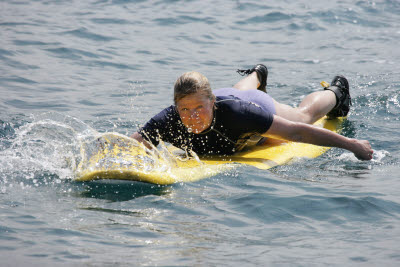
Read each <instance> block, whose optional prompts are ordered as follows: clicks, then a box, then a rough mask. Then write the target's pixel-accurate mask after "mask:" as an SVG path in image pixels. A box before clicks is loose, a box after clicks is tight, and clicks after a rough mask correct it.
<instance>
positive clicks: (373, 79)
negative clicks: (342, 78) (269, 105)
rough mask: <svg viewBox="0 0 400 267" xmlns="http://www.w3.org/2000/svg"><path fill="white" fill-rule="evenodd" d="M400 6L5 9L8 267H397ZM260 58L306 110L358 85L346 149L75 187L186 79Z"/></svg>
mask: <svg viewBox="0 0 400 267" xmlns="http://www.w3.org/2000/svg"><path fill="white" fill-rule="evenodd" d="M399 43H400V2H399V1H398V0H382V1H375V2H373V1H364V0H362V1H361V0H360V1H350V0H344V1H327V0H323V1H315V0H312V1H289V0H288V1H274V2H273V1H208V0H205V1H199V0H193V1H189V0H188V1H173V0H162V1H161V0H160V1H139V0H138V1H134V0H114V1H112V0H108V1H101V0H98V1H90V0H88V1H59V0H48V1H45V0H36V1H24V0H21V1H10V0H5V1H1V2H0V179H1V180H0V255H1V263H0V265H1V266H21V265H25V266H55V265H67V266H71V265H72V266H82V265H83V266H138V265H144V266H147V265H150V266H193V265H195V266H256V265H259V266H321V265H334V266H335V265H338V266H343V265H344V266H349V265H357V266H358V265H365V266H376V265H383V264H384V265H385V266H398V265H399V263H400V246H399V244H400V196H399V192H400V181H399V177H400V175H399V172H400V167H399V157H400V149H399V145H398V143H399V141H400V135H399V130H400V123H399V114H400V104H399V88H400V78H399V77H400V67H399V61H400V50H399ZM256 63H264V64H266V65H267V66H268V67H269V70H270V76H269V80H268V84H269V92H270V94H271V95H272V96H273V97H274V98H276V99H277V100H279V101H281V102H285V103H287V104H290V105H295V104H297V103H298V102H299V101H300V100H301V98H302V97H304V95H306V94H308V93H310V92H313V91H316V90H321V87H320V85H319V82H320V81H321V80H326V81H328V82H329V81H330V80H331V78H332V77H333V76H334V75H335V74H338V73H341V74H344V75H346V77H348V79H349V81H350V84H351V90H352V96H353V104H354V105H353V109H352V111H351V113H350V116H349V119H348V121H347V122H346V123H345V125H344V129H343V134H344V135H346V136H349V137H356V138H363V139H368V140H370V142H371V143H372V145H373V148H374V150H375V156H374V159H373V160H372V161H371V162H362V161H358V160H356V159H355V158H354V156H353V155H352V154H351V153H348V152H346V151H343V150H339V149H332V150H330V151H329V152H328V153H326V154H325V155H323V156H322V157H319V158H317V159H312V160H306V159H302V160H299V161H297V162H294V163H293V164H291V165H286V166H281V167H277V168H275V169H272V170H270V171H261V170H258V169H255V168H253V167H247V166H238V167H237V168H235V169H233V170H231V171H229V172H226V173H223V174H220V175H217V176H215V177H212V178H209V179H205V180H202V181H199V182H196V183H187V184H176V185H173V186H154V185H146V184H141V183H131V182H126V183H111V182H93V183H76V182H74V181H73V174H74V169H75V168H76V166H77V164H78V163H79V161H80V154H79V147H80V144H81V142H83V141H84V140H86V139H87V138H90V137H93V136H94V135H96V133H97V132H111V131H117V132H120V133H123V134H130V133H132V132H133V131H135V130H136V129H137V127H138V125H140V124H143V123H145V122H146V120H147V119H149V118H150V117H151V116H152V115H154V114H155V113H157V112H158V111H159V110H160V109H162V108H164V107H166V106H167V105H169V104H170V103H171V102H172V86H173V83H174V81H175V79H176V78H177V77H178V76H179V75H180V74H182V73H183V72H185V71H189V70H197V71H200V72H202V73H203V74H205V75H206V76H207V77H208V78H209V80H210V81H211V84H212V86H213V87H214V88H218V87H226V86H230V85H232V84H234V83H236V81H238V79H239V78H240V76H238V75H237V74H236V73H235V70H236V69H237V68H247V67H251V66H253V65H254V64H256Z"/></svg>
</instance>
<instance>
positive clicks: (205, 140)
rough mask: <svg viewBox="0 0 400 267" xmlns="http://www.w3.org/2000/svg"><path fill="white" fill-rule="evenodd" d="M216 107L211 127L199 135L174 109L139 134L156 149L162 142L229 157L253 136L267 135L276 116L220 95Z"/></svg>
mask: <svg viewBox="0 0 400 267" xmlns="http://www.w3.org/2000/svg"><path fill="white" fill-rule="evenodd" d="M215 107H216V108H215V109H214V119H213V122H212V124H211V126H210V127H209V128H208V129H206V130H205V131H203V132H202V133H200V134H194V133H191V132H188V131H187V128H186V127H185V126H184V125H183V123H182V121H181V119H180V117H179V114H178V112H177V111H176V108H175V106H170V107H168V108H166V109H164V110H163V111H161V112H160V113H159V114H157V115H156V116H154V117H153V118H152V119H150V121H148V122H147V123H146V124H145V126H144V127H142V128H141V129H140V130H139V133H140V134H141V135H142V136H143V138H144V139H145V140H147V141H149V142H151V143H152V144H153V145H155V146H157V145H158V143H159V141H160V139H161V140H163V141H164V142H168V143H170V144H172V145H174V146H176V147H179V148H182V149H184V150H186V151H188V152H190V151H194V152H196V153H197V154H201V155H204V154H219V155H229V154H232V153H235V152H237V151H239V150H241V149H242V148H243V147H244V146H245V144H246V142H247V140H248V139H249V138H250V137H251V136H252V135H261V134H263V133H265V132H266V131H267V130H268V129H269V127H270V126H271V124H272V121H273V113H270V112H267V111H265V110H263V109H262V108H261V107H260V106H258V105H257V104H254V103H252V102H248V101H243V100H240V99H239V98H236V97H233V96H217V101H216V102H215Z"/></svg>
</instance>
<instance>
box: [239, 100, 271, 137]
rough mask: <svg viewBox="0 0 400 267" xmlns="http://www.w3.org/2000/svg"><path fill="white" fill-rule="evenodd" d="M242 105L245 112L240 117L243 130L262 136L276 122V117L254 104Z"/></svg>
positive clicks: (243, 103)
mask: <svg viewBox="0 0 400 267" xmlns="http://www.w3.org/2000/svg"><path fill="white" fill-rule="evenodd" d="M241 104H242V106H241V109H242V111H243V112H241V113H240V115H239V116H238V117H241V118H240V119H239V120H240V124H241V127H243V130H244V131H246V132H249V133H257V134H260V135H261V134H263V133H265V132H267V131H268V129H269V128H270V127H271V124H272V122H273V120H274V115H273V114H272V113H270V112H267V111H265V110H263V109H261V108H260V107H259V106H258V105H256V104H254V103H245V102H242V103H241Z"/></svg>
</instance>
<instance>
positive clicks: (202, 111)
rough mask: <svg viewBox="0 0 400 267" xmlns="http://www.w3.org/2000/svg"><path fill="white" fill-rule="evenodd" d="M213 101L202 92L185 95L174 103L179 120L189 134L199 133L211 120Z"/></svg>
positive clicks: (208, 125)
mask: <svg viewBox="0 0 400 267" xmlns="http://www.w3.org/2000/svg"><path fill="white" fill-rule="evenodd" d="M214 102H215V101H214V100H211V99H210V98H209V97H208V96H206V95H204V93H202V92H197V93H194V94H191V95H187V96H185V97H184V98H182V99H180V100H179V101H178V102H177V103H176V107H177V110H178V113H179V116H180V117H181V120H182V122H183V124H184V125H185V127H186V128H188V131H189V132H193V133H195V134H198V133H201V132H202V131H204V130H206V129H207V128H208V127H210V125H211V123H212V120H213V107H214Z"/></svg>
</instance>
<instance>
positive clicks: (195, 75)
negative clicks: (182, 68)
mask: <svg viewBox="0 0 400 267" xmlns="http://www.w3.org/2000/svg"><path fill="white" fill-rule="evenodd" d="M198 92H202V93H203V94H204V95H205V96H207V97H208V98H210V99H211V100H214V99H215V96H214V94H213V93H212V91H211V86H210V82H209V81H208V79H207V77H206V76H204V75H203V74H201V73H200V72H197V71H190V72H186V73H184V74H182V75H181V76H180V77H179V78H178V79H177V80H176V82H175V86H174V103H175V105H176V104H177V102H178V101H179V100H181V99H182V98H184V97H185V96H188V95H191V94H195V93H198Z"/></svg>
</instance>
